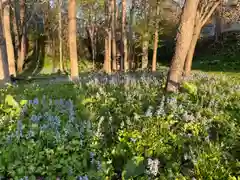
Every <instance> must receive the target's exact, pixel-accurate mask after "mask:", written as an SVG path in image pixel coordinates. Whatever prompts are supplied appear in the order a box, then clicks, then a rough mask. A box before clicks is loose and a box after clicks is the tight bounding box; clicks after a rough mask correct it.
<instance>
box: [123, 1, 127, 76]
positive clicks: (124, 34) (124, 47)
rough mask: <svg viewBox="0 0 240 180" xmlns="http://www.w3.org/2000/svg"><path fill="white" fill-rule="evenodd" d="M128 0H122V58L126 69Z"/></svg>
mask: <svg viewBox="0 0 240 180" xmlns="http://www.w3.org/2000/svg"><path fill="white" fill-rule="evenodd" d="M126 5H127V2H126V0H122V60H123V62H124V71H125V72H126V71H128V69H129V64H128V54H127V34H126V10H127V9H126Z"/></svg>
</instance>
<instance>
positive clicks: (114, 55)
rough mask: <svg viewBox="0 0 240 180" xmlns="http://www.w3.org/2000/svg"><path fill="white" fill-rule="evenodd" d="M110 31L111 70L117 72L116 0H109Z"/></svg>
mask: <svg viewBox="0 0 240 180" xmlns="http://www.w3.org/2000/svg"><path fill="white" fill-rule="evenodd" d="M111 7H112V13H111V30H112V69H113V70H114V71H116V70H117V50H116V47H117V46H116V0H111Z"/></svg>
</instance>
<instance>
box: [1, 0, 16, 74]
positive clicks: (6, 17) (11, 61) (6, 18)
mask: <svg viewBox="0 0 240 180" xmlns="http://www.w3.org/2000/svg"><path fill="white" fill-rule="evenodd" d="M3 23H4V25H3V27H4V34H5V39H6V47H7V56H8V66H9V73H10V75H13V76H14V77H15V76H16V67H15V57H14V47H13V41H12V35H11V28H10V27H11V26H10V4H9V3H7V4H6V5H5V7H3Z"/></svg>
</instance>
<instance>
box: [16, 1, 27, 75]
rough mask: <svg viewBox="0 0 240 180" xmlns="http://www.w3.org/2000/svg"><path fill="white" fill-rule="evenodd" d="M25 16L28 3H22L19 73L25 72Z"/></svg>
mask: <svg viewBox="0 0 240 180" xmlns="http://www.w3.org/2000/svg"><path fill="white" fill-rule="evenodd" d="M25 14H26V1H25V0H21V1H20V23H21V25H20V29H21V30H20V33H21V34H20V48H19V51H18V52H19V53H18V61H17V71H18V72H19V73H21V72H22V70H23V64H24V60H25V57H26V53H27V52H26V39H27V38H26V25H25Z"/></svg>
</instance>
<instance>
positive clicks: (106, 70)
mask: <svg viewBox="0 0 240 180" xmlns="http://www.w3.org/2000/svg"><path fill="white" fill-rule="evenodd" d="M108 45H109V44H108V36H107V35H106V37H105V39H104V46H105V53H104V64H103V69H104V71H105V72H106V73H108V67H109V65H108V62H109V56H108V55H109V47H108Z"/></svg>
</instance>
